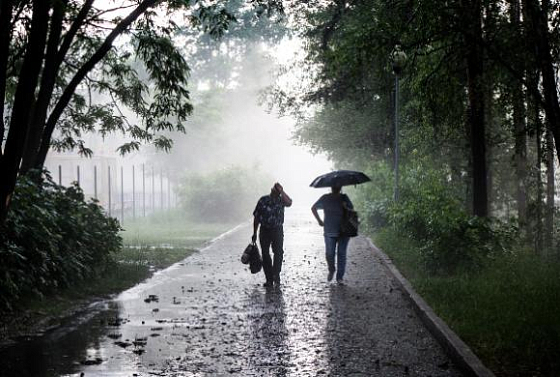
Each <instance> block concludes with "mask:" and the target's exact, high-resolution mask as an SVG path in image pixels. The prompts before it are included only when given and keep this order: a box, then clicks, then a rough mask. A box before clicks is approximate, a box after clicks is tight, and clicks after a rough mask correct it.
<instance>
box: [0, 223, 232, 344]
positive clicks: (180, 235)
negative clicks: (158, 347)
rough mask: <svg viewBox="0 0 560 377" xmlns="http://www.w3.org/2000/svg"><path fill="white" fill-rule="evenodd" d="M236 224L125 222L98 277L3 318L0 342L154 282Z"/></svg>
mask: <svg viewBox="0 0 560 377" xmlns="http://www.w3.org/2000/svg"><path fill="white" fill-rule="evenodd" d="M235 225H236V224H235V223H200V222H195V221H193V220H189V219H186V218H184V217H183V216H181V215H180V214H179V213H166V214H156V215H152V216H150V217H146V218H141V219H137V220H135V221H132V220H127V219H125V222H124V224H123V228H124V230H123V231H122V234H121V235H122V237H123V248H122V250H121V251H120V252H119V253H118V254H116V255H114V261H113V262H112V263H109V264H108V265H107V266H106V268H105V269H104V270H103V271H100V272H99V275H98V276H97V278H94V279H88V280H87V281H86V282H82V283H79V284H75V285H73V286H72V287H71V288H67V289H63V290H60V291H59V292H57V293H56V294H55V295H50V296H47V297H43V298H36V297H35V298H29V299H26V300H23V302H21V303H20V305H19V307H18V310H17V311H16V312H14V313H11V314H5V315H4V314H3V318H2V321H0V340H2V338H8V337H13V336H18V335H24V334H28V333H35V332H37V331H40V330H42V329H44V328H45V327H50V326H53V325H56V324H57V323H58V321H59V320H60V318H61V317H66V316H68V315H71V314H72V312H74V311H76V310H79V309H80V308H82V307H83V306H84V305H86V304H87V303H89V302H91V301H92V300H96V299H100V298H103V297H108V296H110V295H112V294H115V293H119V292H122V291H124V290H126V289H128V288H131V287H133V286H134V285H136V284H138V283H140V282H141V281H143V280H145V279H146V278H148V277H150V276H151V275H152V273H153V272H154V271H157V270H160V269H163V268H166V267H168V266H170V265H172V264H174V263H176V262H179V261H181V260H183V259H185V258H186V257H187V256H189V255H190V254H192V253H193V252H195V251H196V249H197V248H199V247H200V246H202V245H203V244H204V243H205V242H207V241H209V240H211V239H212V238H214V237H216V236H218V235H219V234H221V233H223V232H225V231H227V230H229V229H231V228H232V227H233V226H235Z"/></svg>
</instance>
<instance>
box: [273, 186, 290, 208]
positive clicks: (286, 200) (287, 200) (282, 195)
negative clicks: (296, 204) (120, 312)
mask: <svg viewBox="0 0 560 377" xmlns="http://www.w3.org/2000/svg"><path fill="white" fill-rule="evenodd" d="M274 186H275V187H276V190H278V193H279V194H280V198H281V199H282V203H284V205H285V206H286V207H290V206H291V205H292V198H290V196H289V195H288V194H286V191H284V187H282V185H281V184H280V183H276V184H275V185H274Z"/></svg>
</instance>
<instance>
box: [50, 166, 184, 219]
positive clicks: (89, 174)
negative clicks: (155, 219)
mask: <svg viewBox="0 0 560 377" xmlns="http://www.w3.org/2000/svg"><path fill="white" fill-rule="evenodd" d="M52 168H53V167H52V166H51V169H52ZM51 174H52V175H53V178H54V179H55V181H56V182H57V183H58V184H59V185H70V184H72V183H73V182H75V183H76V184H78V186H80V188H81V189H82V190H83V191H84V194H85V196H86V198H94V199H96V200H97V201H98V202H99V204H100V205H101V206H103V207H104V208H105V210H106V212H107V214H108V215H109V216H114V217H118V218H119V219H120V221H121V222H124V220H125V219H126V218H133V219H134V218H137V217H145V216H147V215H149V214H151V213H154V212H156V211H162V210H169V209H171V208H174V207H175V206H176V204H177V194H176V192H175V189H174V188H175V187H174V186H175V185H174V184H173V180H172V179H171V176H170V174H169V171H166V170H163V169H161V168H159V169H158V168H156V167H154V166H146V164H141V165H127V166H124V165H122V166H119V165H116V164H107V163H104V164H99V165H97V164H80V163H76V162H75V161H73V162H72V164H68V163H65V164H58V165H57V166H56V171H55V172H53V171H52V170H51Z"/></svg>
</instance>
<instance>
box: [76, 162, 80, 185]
mask: <svg viewBox="0 0 560 377" xmlns="http://www.w3.org/2000/svg"><path fill="white" fill-rule="evenodd" d="M76 178H77V181H76V182H78V187H79V186H80V165H77V166H76Z"/></svg>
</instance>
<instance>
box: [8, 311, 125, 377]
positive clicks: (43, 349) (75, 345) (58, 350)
mask: <svg viewBox="0 0 560 377" xmlns="http://www.w3.org/2000/svg"><path fill="white" fill-rule="evenodd" d="M116 318H119V307H118V304H117V303H116V302H112V301H111V302H104V303H100V304H98V305H96V306H94V307H91V308H90V309H88V310H87V311H86V312H85V313H82V314H80V315H77V316H75V317H73V318H71V319H69V320H68V322H67V323H65V324H64V325H63V326H61V327H60V328H59V329H56V330H53V331H51V332H47V333H46V334H45V335H43V336H41V337H35V338H30V339H27V340H20V341H18V342H17V343H15V344H13V345H9V346H6V347H3V348H0V375H1V376H3V377H54V376H64V375H78V376H79V371H80V370H81V369H83V368H84V366H85V365H93V364H96V363H100V362H102V361H103V351H102V347H101V343H100V342H101V339H103V338H105V337H106V336H108V335H111V334H110V333H111V332H113V333H117V330H116V329H117V326H114V325H117V324H118V323H117V322H116V321H115V319H116Z"/></svg>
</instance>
